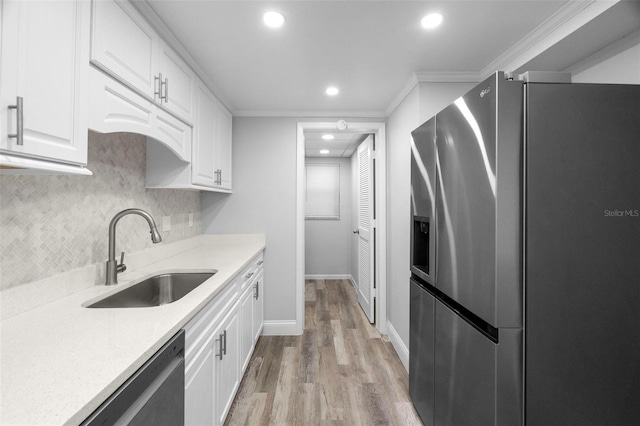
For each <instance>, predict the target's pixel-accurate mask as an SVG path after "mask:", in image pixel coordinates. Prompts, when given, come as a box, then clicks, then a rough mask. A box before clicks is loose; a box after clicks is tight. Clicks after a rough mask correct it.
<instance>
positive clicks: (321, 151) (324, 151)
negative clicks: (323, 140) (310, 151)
mask: <svg viewBox="0 0 640 426" xmlns="http://www.w3.org/2000/svg"><path fill="white" fill-rule="evenodd" d="M328 153H329V150H328V149H321V150H320V154H328Z"/></svg>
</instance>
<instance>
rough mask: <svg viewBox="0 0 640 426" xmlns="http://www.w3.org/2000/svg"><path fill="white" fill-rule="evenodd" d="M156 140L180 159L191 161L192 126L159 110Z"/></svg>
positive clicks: (157, 111) (157, 113)
mask: <svg viewBox="0 0 640 426" xmlns="http://www.w3.org/2000/svg"><path fill="white" fill-rule="evenodd" d="M155 129H156V132H157V136H156V138H157V139H159V140H160V141H162V142H163V143H164V144H165V145H166V146H167V147H169V148H170V149H171V150H172V151H173V152H174V153H175V154H176V155H177V156H178V157H179V158H180V159H182V160H184V161H191V136H192V131H191V126H189V125H188V124H186V123H184V122H182V121H181V120H178V119H177V118H175V117H174V116H172V115H171V114H169V113H167V112H165V111H163V110H161V109H160V108H157V110H156V121H155Z"/></svg>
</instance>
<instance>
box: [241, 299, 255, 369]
mask: <svg viewBox="0 0 640 426" xmlns="http://www.w3.org/2000/svg"><path fill="white" fill-rule="evenodd" d="M253 295H254V290H253V287H248V288H247V289H246V290H245V291H244V293H243V294H242V297H241V298H240V330H241V331H240V365H241V366H242V368H241V371H244V370H245V369H246V368H247V364H249V359H250V358H251V350H252V349H253V343H254V340H253Z"/></svg>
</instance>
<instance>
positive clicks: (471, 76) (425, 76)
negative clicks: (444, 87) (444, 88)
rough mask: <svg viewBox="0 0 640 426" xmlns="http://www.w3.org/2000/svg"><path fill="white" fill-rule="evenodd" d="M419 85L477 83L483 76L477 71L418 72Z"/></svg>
mask: <svg viewBox="0 0 640 426" xmlns="http://www.w3.org/2000/svg"><path fill="white" fill-rule="evenodd" d="M416 79H417V81H418V83H476V82H479V81H482V76H481V75H480V73H479V72H475V71H447V72H416Z"/></svg>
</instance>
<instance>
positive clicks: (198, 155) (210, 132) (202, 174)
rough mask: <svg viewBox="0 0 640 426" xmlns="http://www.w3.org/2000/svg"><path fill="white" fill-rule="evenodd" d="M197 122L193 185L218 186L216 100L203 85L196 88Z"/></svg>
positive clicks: (194, 143) (195, 128) (194, 142)
mask: <svg viewBox="0 0 640 426" xmlns="http://www.w3.org/2000/svg"><path fill="white" fill-rule="evenodd" d="M196 101H197V106H196V120H195V126H194V137H193V158H192V169H191V170H192V179H193V183H195V184H198V185H205V186H211V187H214V186H216V180H217V174H216V170H215V165H214V162H213V157H214V142H215V124H214V116H215V109H216V99H215V97H214V96H213V95H212V94H211V93H210V92H209V90H208V89H207V88H205V87H204V86H203V85H202V84H200V83H199V84H197V86H196Z"/></svg>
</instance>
